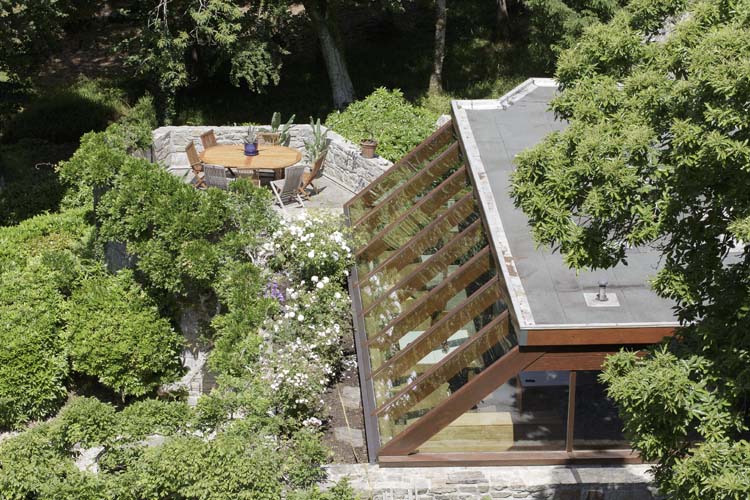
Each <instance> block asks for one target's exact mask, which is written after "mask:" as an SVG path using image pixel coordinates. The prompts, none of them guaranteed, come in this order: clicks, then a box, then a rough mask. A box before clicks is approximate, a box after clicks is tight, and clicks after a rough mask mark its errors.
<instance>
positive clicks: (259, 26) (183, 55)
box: [126, 0, 287, 122]
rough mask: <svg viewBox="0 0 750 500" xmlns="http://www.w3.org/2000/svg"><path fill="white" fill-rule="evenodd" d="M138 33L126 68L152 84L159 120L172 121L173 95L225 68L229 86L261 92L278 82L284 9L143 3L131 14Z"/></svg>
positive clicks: (185, 1) (179, 0) (190, 1)
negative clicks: (156, 97)
mask: <svg viewBox="0 0 750 500" xmlns="http://www.w3.org/2000/svg"><path fill="white" fill-rule="evenodd" d="M133 14H134V15H135V16H136V17H137V18H138V20H139V23H140V26H141V33H140V36H137V37H133V38H132V39H131V40H130V41H128V42H127V47H126V48H127V50H128V53H129V55H128V56H127V57H126V63H128V64H129V65H130V67H131V68H132V69H133V70H134V71H135V73H136V74H138V75H141V76H143V77H145V78H147V79H148V80H149V82H151V84H152V87H153V90H154V91H155V92H156V94H157V95H158V97H159V98H160V103H161V106H160V108H161V111H162V115H163V116H162V118H163V119H166V121H167V122H169V121H170V120H171V118H172V117H173V115H174V111H175V108H174V104H175V102H174V99H175V96H176V93H177V91H179V90H180V89H183V88H185V87H187V86H188V85H190V84H191V83H192V82H193V81H195V80H196V79H198V78H200V77H204V78H205V77H208V76H211V75H214V74H216V73H217V71H219V70H220V69H221V68H223V67H226V66H228V67H229V77H230V80H231V82H232V83H233V84H234V85H240V84H241V83H242V84H245V85H247V86H248V87H249V89H250V90H251V91H260V90H262V89H263V88H265V87H267V86H269V85H272V84H273V85H275V84H276V83H278V81H279V71H280V68H281V62H280V56H281V54H282V53H283V52H284V51H283V50H282V48H281V46H280V44H279V43H277V41H276V40H277V39H278V38H280V37H282V35H283V26H284V22H285V20H286V18H287V10H286V8H285V6H284V5H282V4H279V3H275V2H250V1H247V0H244V1H243V0H176V1H167V0H145V1H144V2H143V3H142V4H139V5H137V7H136V8H135V9H133Z"/></svg>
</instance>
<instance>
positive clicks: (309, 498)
mask: <svg viewBox="0 0 750 500" xmlns="http://www.w3.org/2000/svg"><path fill="white" fill-rule="evenodd" d="M287 498H288V499H289V500H354V499H356V498H359V497H358V496H357V495H355V494H354V490H353V489H352V487H351V486H350V485H349V480H348V479H347V478H344V479H342V480H341V481H339V482H338V483H336V484H335V485H333V487H332V488H331V489H330V490H328V491H320V490H319V489H318V487H317V486H313V487H312V488H311V489H309V490H302V491H295V492H293V493H292V494H290V495H289V496H288V497H287Z"/></svg>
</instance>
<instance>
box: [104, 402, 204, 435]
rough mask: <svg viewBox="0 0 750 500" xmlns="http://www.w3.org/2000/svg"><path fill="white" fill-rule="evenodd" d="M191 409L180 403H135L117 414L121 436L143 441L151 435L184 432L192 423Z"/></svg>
mask: <svg viewBox="0 0 750 500" xmlns="http://www.w3.org/2000/svg"><path fill="white" fill-rule="evenodd" d="M192 418H193V412H192V410H191V408H190V407H189V406H188V405H187V404H186V403H184V402H182V401H159V400H157V399H146V400H144V401H136V402H135V403H133V404H131V405H129V406H127V407H125V408H124V409H123V410H122V411H121V412H120V413H118V414H117V428H118V432H119V433H120V435H122V436H127V437H128V438H130V439H143V438H145V437H147V436H149V435H151V434H160V435H162V436H170V435H173V434H178V433H180V432H182V431H184V430H186V429H187V428H188V426H189V424H190V422H191V421H192Z"/></svg>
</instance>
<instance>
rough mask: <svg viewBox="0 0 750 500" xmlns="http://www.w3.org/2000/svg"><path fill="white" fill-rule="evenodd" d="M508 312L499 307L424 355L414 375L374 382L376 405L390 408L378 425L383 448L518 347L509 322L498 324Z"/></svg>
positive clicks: (483, 313) (494, 306)
mask: <svg viewBox="0 0 750 500" xmlns="http://www.w3.org/2000/svg"><path fill="white" fill-rule="evenodd" d="M503 308H504V306H503V305H502V304H500V303H493V304H491V305H490V306H489V307H487V308H486V309H484V310H483V311H481V312H480V313H479V314H477V315H476V316H475V317H474V318H472V319H470V320H469V321H467V322H465V323H463V325H461V326H460V327H458V328H455V329H453V332H452V333H451V334H449V336H448V337H447V338H445V339H444V340H442V341H441V342H437V343H434V344H433V345H432V346H431V347H430V349H431V350H430V351H429V352H427V354H426V355H424V356H421V354H420V356H421V358H420V359H418V361H417V362H416V364H414V365H413V366H412V367H411V372H410V373H405V374H402V375H401V376H399V377H394V378H392V379H391V378H388V379H384V378H378V379H374V387H375V393H376V401H378V402H386V404H384V405H382V406H381V408H379V416H380V418H379V419H378V422H379V426H380V429H381V439H382V441H383V442H386V441H388V440H390V438H391V437H393V436H394V435H395V434H397V433H399V432H401V430H403V429H404V428H406V427H407V426H408V425H410V424H411V423H413V422H414V421H415V420H417V419H418V418H419V417H421V416H422V415H424V414H425V413H427V412H428V411H430V410H431V409H433V408H434V407H436V406H437V405H438V404H440V403H442V402H443V401H445V400H446V399H447V398H448V397H450V395H451V394H453V393H454V392H455V391H457V390H458V389H460V388H461V387H463V386H464V385H465V384H466V383H467V382H468V381H469V380H471V379H472V378H473V377H475V376H476V375H477V374H478V373H480V372H481V371H482V370H484V369H485V368H486V367H488V366H490V365H491V364H492V363H493V362H494V361H496V360H497V359H499V358H500V357H501V356H502V355H503V354H505V352H507V351H508V350H509V349H511V348H512V347H513V346H514V345H515V344H516V340H515V337H514V336H513V335H512V334H511V333H510V331H509V329H508V323H507V318H506V317H504V320H503V321H500V320H497V316H498V315H499V314H500V312H499V311H501V310H502V309H503ZM493 318H494V319H495V320H496V321H494V322H493ZM394 396H398V397H396V398H394Z"/></svg>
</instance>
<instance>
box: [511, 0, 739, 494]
mask: <svg viewBox="0 0 750 500" xmlns="http://www.w3.org/2000/svg"><path fill="white" fill-rule="evenodd" d="M748 54H750V3H748V2H747V1H746V0H704V1H696V2H685V1H682V0H672V1H670V2H659V3H654V2H648V1H645V0H636V1H634V2H631V3H630V4H629V5H628V6H627V7H626V9H624V10H622V11H620V12H618V13H617V14H616V15H615V17H614V19H613V20H612V21H611V22H610V23H608V24H606V25H594V26H592V27H590V28H588V29H586V30H585V33H584V35H583V37H582V38H581V39H580V40H579V41H578V43H577V44H576V46H575V47H573V48H572V49H571V50H569V51H566V52H564V53H563V54H562V55H561V57H560V59H559V62H558V68H557V73H556V75H557V78H558V80H559V83H560V87H561V89H562V93H561V94H560V95H559V97H557V98H556V99H555V100H554V101H553V103H552V109H553V110H554V111H555V113H556V114H557V115H558V116H559V117H560V118H562V119H565V120H568V121H569V122H570V126H569V127H568V128H566V129H565V130H564V131H562V132H559V133H555V134H552V135H550V136H548V137H547V138H546V139H545V140H544V141H543V142H542V143H541V144H539V145H538V146H537V147H535V148H533V149H532V150H530V151H528V152H526V153H524V154H522V155H521V156H520V157H519V159H518V170H517V172H516V173H515V176H514V179H513V183H514V184H513V196H514V197H515V200H516V203H517V204H518V205H519V206H520V207H521V208H522V209H523V210H524V212H525V213H526V214H527V215H528V217H529V220H530V222H531V225H532V227H533V233H534V236H535V238H536V239H537V241H539V242H540V243H543V244H547V245H551V246H552V247H554V248H556V249H559V250H560V251H561V252H562V253H563V255H564V257H565V260H566V262H567V263H568V264H569V265H571V266H572V267H576V268H583V267H589V268H604V267H609V266H612V265H614V264H616V263H619V262H624V263H627V249H628V248H630V247H634V246H641V245H652V246H655V247H657V248H658V249H659V250H660V251H661V253H662V255H663V262H662V264H663V265H662V267H661V269H660V270H659V271H658V273H657V275H656V277H655V279H654V282H653V285H654V288H655V290H656V291H657V292H658V293H659V294H660V295H662V296H664V297H668V298H671V299H673V300H674V301H675V302H676V304H677V305H676V313H677V316H678V318H679V319H680V320H681V321H682V322H683V324H684V325H685V327H684V328H682V329H681V331H680V339H679V341H675V342H674V343H673V345H672V346H671V348H672V351H673V354H672V357H667V356H666V355H663V356H659V355H654V356H653V357H650V358H647V359H646V360H636V359H631V358H627V359H629V361H628V362H626V358H625V357H624V356H626V355H625V354H623V355H620V357H619V358H616V359H615V360H613V361H611V362H610V364H609V365H608V369H607V375H606V378H607V379H608V380H609V381H610V382H611V384H612V385H611V387H610V394H611V395H612V396H613V397H614V398H615V400H616V401H617V403H618V404H619V405H620V407H621V409H622V410H623V414H624V416H625V417H626V429H627V430H628V431H629V432H630V437H631V438H632V440H633V445H634V446H635V447H636V448H637V449H638V450H639V451H640V452H641V453H642V454H643V455H644V457H645V458H646V459H647V460H658V461H659V464H660V465H659V467H658V468H657V470H658V472H659V475H658V476H657V477H658V479H659V482H660V485H661V486H662V487H663V489H664V491H665V493H672V492H679V494H677V497H679V498H698V497H699V493H698V492H700V491H702V488H704V487H707V485H708V484H711V485H713V486H712V487H716V488H718V490H717V491H719V490H721V491H723V493H722V494H720V495H718V496H717V497H722V498H723V497H725V496H726V497H732V498H735V497H736V498H739V496H736V495H740V493H738V492H740V491H742V492H745V493H742V495H744V494H746V492H747V484H738V483H732V482H726V481H724V482H721V481H720V479H721V478H720V477H719V475H718V474H720V473H719V472H717V471H718V470H720V469H721V467H717V468H713V469H701V467H700V466H699V461H701V460H706V459H707V458H706V457H708V456H710V457H712V459H716V460H724V461H726V465H727V467H728V468H727V470H732V467H731V464H730V463H729V461H730V458H729V455H730V454H729V453H727V452H728V450H729V449H730V448H732V447H735V448H734V451H735V452H742V453H745V454H746V453H747V444H746V443H745V444H741V443H743V442H742V441H737V440H738V439H740V438H741V437H742V435H743V433H744V432H746V431H747V424H748V422H750V420H748V414H747V407H746V403H744V401H746V400H747V396H748V394H749V393H750V364H749V363H748V360H749V359H750V335H748V331H749V327H750V317H748V314H747V311H748V310H750V267H749V266H750V252H748V250H747V248H746V247H745V245H744V244H743V241H745V240H747V239H748V238H749V237H750V231H748V230H747V228H748V227H750V222H749V221H750V197H749V196H748V193H750V121H749V120H748V114H747V106H748V102H750V59H749V58H748ZM652 370H653V371H654V373H657V374H659V373H661V374H662V376H664V377H666V378H667V379H668V378H672V379H682V380H684V382H685V383H684V384H683V385H679V386H674V387H672V388H671V389H672V390H675V391H679V392H680V394H681V396H680V397H677V396H675V398H673V399H672V398H670V399H672V402H673V404H676V405H682V409H681V410H680V411H681V412H686V411H689V412H692V413H690V414H689V415H687V414H684V413H680V414H678V413H674V412H670V413H668V421H669V425H659V424H658V422H659V420H660V419H663V418H664V415H663V412H664V407H663V406H659V405H652V406H643V404H644V400H647V399H648V398H649V395H648V392H647V390H648V389H649V387H651V386H650V385H649V384H648V383H646V382H645V380H647V379H644V378H643V376H642V375H643V373H647V372H650V371H652ZM707 373H711V374H712V376H711V377H706V374H707ZM618 379H620V380H618ZM692 391H707V392H708V393H709V394H708V395H706V396H705V397H702V398H698V399H696V400H692V401H688V400H684V399H682V398H685V397H687V395H689V394H690V393H691V392H692ZM680 401H684V403H680ZM719 408H721V409H723V410H722V413H720V414H719V416H718V417H716V418H717V419H718V420H720V421H721V422H722V425H721V427H719V428H717V430H715V431H712V432H710V433H704V432H701V431H702V430H703V429H707V428H708V427H710V426H708V423H710V422H711V419H712V418H713V416H716V415H717V414H716V411H717V410H718V409H719ZM687 429H690V430H696V429H697V432H698V434H699V435H700V436H701V437H702V438H703V439H704V440H705V442H704V443H703V444H701V445H693V444H691V443H692V441H691V439H689V438H688V436H689V434H690V433H689V432H688V430H687ZM738 443H740V444H738ZM719 445H720V446H719ZM717 446H718V447H717ZM722 447H723V448H722ZM721 450H723V451H721ZM722 457H723V458H722ZM731 460H734V459H731ZM749 462H750V456H748V455H745V462H744V463H745V465H744V469H745V471H744V474H745V476H747V474H748V471H747V464H748V463H749ZM740 463H741V462H740ZM685 470H693V471H695V472H696V474H693V475H692V477H691V475H690V474H683V473H684V471H685ZM699 470H702V472H700V473H698V472H697V471H699ZM722 474H723V473H722ZM717 481H718V482H721V486H716V485H717V484H719V483H717ZM722 488H725V489H723V490H722Z"/></svg>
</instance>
